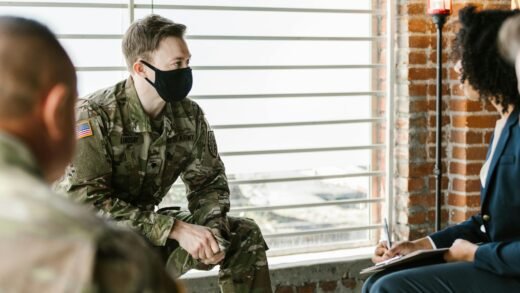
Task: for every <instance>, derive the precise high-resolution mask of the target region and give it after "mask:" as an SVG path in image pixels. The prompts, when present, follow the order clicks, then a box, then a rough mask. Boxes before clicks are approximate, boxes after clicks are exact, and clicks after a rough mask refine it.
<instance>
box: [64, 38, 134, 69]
mask: <svg viewBox="0 0 520 293" xmlns="http://www.w3.org/2000/svg"><path fill="white" fill-rule="evenodd" d="M60 42H61V43H62V44H63V46H64V47H65V49H66V50H67V52H68V53H69V55H70V56H71V58H72V61H73V62H74V65H75V66H80V67H84V66H96V67H97V66H100V67H102V66H126V64H125V61H124V58H123V53H122V51H121V40H70V39H62V40H60Z"/></svg>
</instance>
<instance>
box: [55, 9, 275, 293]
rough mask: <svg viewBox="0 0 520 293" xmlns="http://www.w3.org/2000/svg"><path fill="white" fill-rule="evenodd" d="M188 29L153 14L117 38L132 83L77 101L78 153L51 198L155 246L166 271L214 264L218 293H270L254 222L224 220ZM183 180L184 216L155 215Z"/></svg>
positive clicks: (220, 171) (222, 179)
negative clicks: (196, 93) (89, 210)
mask: <svg viewBox="0 0 520 293" xmlns="http://www.w3.org/2000/svg"><path fill="white" fill-rule="evenodd" d="M185 29H186V27H185V26H184V25H182V24H179V23H174V22H172V21H171V20H168V19H166V18H163V17H160V16H158V15H150V16H148V17H146V18H144V19H142V20H139V21H136V22H135V23H133V24H132V25H131V26H130V28H129V29H128V30H127V32H126V34H125V35H124V38H123V46H122V47H123V53H124V56H125V58H126V63H127V66H128V70H129V72H130V77H129V78H128V79H126V80H123V81H121V82H119V83H117V84H116V85H114V86H112V87H109V88H106V89H102V90H99V91H97V92H94V93H93V94H91V95H89V96H88V97H86V98H85V99H84V100H81V101H80V103H79V105H78V107H77V127H78V129H81V130H82V132H81V133H80V134H79V141H78V151H77V153H76V155H75V158H74V160H73V163H72V165H71V166H70V167H69V168H68V170H67V172H66V175H65V176H64V177H63V178H62V179H61V180H60V182H58V183H57V184H56V188H57V190H60V191H62V192H65V193H67V194H68V196H70V197H71V198H74V199H76V200H78V201H81V202H85V203H88V204H90V205H92V206H94V207H96V208H97V209H98V210H99V212H100V214H102V215H105V216H108V217H110V218H112V219H114V220H115V221H117V222H119V223H120V224H122V225H126V226H129V227H132V228H133V229H135V230H136V231H139V232H140V233H141V234H142V235H144V236H146V237H147V238H148V239H149V240H150V241H151V242H152V243H153V244H155V245H157V246H158V247H159V248H160V250H161V252H162V254H163V258H164V260H165V262H166V265H167V267H168V268H170V269H175V271H176V272H178V273H179V274H183V273H185V272H186V271H188V270H190V269H191V268H198V269H209V268H211V267H213V266H214V265H216V264H220V274H219V285H220V288H221V291H223V292H270V291H271V284H270V277H269V270H268V265H267V258H266V254H265V251H266V249H267V245H266V244H265V241H264V239H263V237H262V234H261V231H260V229H259V227H258V226H257V225H256V224H255V222H254V221H253V220H250V219H245V218H235V217H228V216H226V214H227V212H228V211H229V205H230V204H229V188H228V183H227V178H226V175H225V170H224V164H223V163H222V161H221V160H220V157H219V154H218V152H217V145H216V142H215V136H214V134H213V131H212V130H211V128H210V126H209V124H208V122H207V121H206V119H205V117H204V113H203V111H202V109H201V108H200V107H199V106H198V105H197V104H196V103H195V102H194V101H192V100H190V99H188V98H186V96H187V95H188V93H189V92H190V90H191V86H192V74H191V68H189V61H190V57H191V55H190V52H189V50H188V46H187V44H186V42H185V40H184V32H185ZM179 176H180V177H181V178H182V180H183V181H184V183H185V185H186V188H187V198H188V201H189V206H188V209H189V211H180V210H175V209H161V210H158V211H156V207H157V206H158V205H159V203H160V202H161V201H162V199H163V198H164V197H165V196H166V194H167V193H168V191H169V190H170V187H171V186H172V184H173V183H174V182H175V181H176V180H177V178H178V177H179Z"/></svg>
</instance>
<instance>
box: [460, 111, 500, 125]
mask: <svg viewBox="0 0 520 293" xmlns="http://www.w3.org/2000/svg"><path fill="white" fill-rule="evenodd" d="M452 120H453V122H452V124H453V126H454V127H457V128H465V127H469V128H493V127H494V126H495V122H496V120H497V117H496V116H494V115H468V114H462V115H453V116H452Z"/></svg>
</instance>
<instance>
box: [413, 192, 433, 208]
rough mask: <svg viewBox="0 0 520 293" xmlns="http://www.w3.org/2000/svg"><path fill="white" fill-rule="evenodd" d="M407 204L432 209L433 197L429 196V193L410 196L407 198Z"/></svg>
mask: <svg viewBox="0 0 520 293" xmlns="http://www.w3.org/2000/svg"><path fill="white" fill-rule="evenodd" d="M408 204H409V205H410V206H424V207H433V206H434V205H435V196H431V194H430V193H428V194H420V195H410V196H409V197H408Z"/></svg>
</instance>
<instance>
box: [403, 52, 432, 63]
mask: <svg viewBox="0 0 520 293" xmlns="http://www.w3.org/2000/svg"><path fill="white" fill-rule="evenodd" d="M426 62H427V56H426V53H425V52H410V54H409V55H408V64H414V65H417V64H424V65H426Z"/></svg>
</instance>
